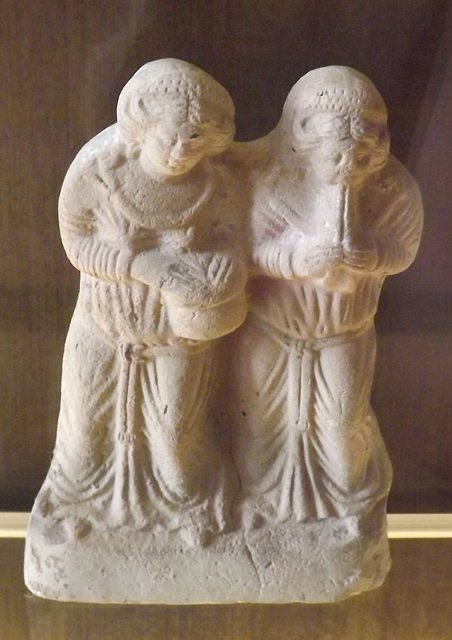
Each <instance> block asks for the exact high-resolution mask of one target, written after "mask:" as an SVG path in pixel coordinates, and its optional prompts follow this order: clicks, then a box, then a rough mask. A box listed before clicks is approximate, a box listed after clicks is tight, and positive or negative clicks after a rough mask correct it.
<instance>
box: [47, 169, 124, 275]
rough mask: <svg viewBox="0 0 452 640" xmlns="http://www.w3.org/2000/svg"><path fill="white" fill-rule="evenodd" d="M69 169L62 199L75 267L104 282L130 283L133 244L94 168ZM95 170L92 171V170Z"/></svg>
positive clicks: (63, 232) (61, 209) (63, 230)
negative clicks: (123, 281)
mask: <svg viewBox="0 0 452 640" xmlns="http://www.w3.org/2000/svg"><path fill="white" fill-rule="evenodd" d="M84 168H85V169H86V171H83V170H82V167H80V166H78V163H77V162H74V165H73V166H72V167H71V168H70V169H69V171H68V173H67V175H66V178H65V180H64V182H63V186H62V190H61V194H60V199H59V220H60V231H61V239H62V242H63V246H64V248H65V250H66V253H67V255H68V258H69V260H70V261H71V263H72V264H73V265H74V267H76V269H78V270H79V271H81V272H83V273H87V274H89V275H92V276H95V277H97V278H99V279H102V280H115V281H121V280H128V279H130V264H131V260H132V257H133V243H132V242H131V241H130V239H128V238H127V234H126V231H127V229H126V227H125V224H124V221H122V220H121V218H120V216H119V215H117V214H116V213H115V212H114V210H113V208H112V205H111V203H110V202H109V191H108V187H107V185H105V184H103V183H102V182H101V181H100V179H99V178H98V177H97V176H96V175H95V171H94V170H93V167H92V166H88V167H84ZM90 169H91V170H90Z"/></svg>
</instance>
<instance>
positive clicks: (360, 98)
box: [280, 66, 389, 184]
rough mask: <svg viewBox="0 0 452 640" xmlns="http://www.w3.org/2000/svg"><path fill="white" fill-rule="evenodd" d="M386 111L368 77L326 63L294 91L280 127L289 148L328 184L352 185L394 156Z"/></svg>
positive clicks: (303, 163)
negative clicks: (391, 154) (390, 150)
mask: <svg viewBox="0 0 452 640" xmlns="http://www.w3.org/2000/svg"><path fill="white" fill-rule="evenodd" d="M386 123H387V112H386V107H385V104H384V102H383V99H382V97H381V96H380V94H379V93H378V91H377V90H376V88H375V87H374V85H373V84H372V83H371V82H370V80H369V79H368V78H366V76H364V75H363V74H362V73H359V71H355V70H354V69H350V68H349V67H337V66H331V67H323V68H321V69H315V70H314V71H311V72H309V73H307V74H306V75H305V76H303V77H302V78H301V79H300V80H299V81H298V82H297V83H296V84H295V86H294V87H293V88H292V90H291V91H290V93H289V95H288V97H287V100H286V103H285V105H284V110H283V116H282V119H281V123H280V126H281V127H282V130H283V140H284V145H285V148H286V153H289V154H292V158H293V161H295V164H299V165H300V166H304V167H306V166H308V167H311V169H312V170H313V172H314V173H315V174H316V176H317V177H318V178H319V179H320V180H321V181H322V182H324V183H327V184H352V183H359V182H362V181H363V180H365V179H366V178H367V177H368V176H370V175H371V174H372V173H375V172H377V171H379V170H380V169H381V168H383V166H384V165H385V164H386V162H387V160H388V158H389V134H388V130H387V126H386Z"/></svg>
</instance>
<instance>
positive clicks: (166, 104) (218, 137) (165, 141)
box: [117, 58, 235, 176]
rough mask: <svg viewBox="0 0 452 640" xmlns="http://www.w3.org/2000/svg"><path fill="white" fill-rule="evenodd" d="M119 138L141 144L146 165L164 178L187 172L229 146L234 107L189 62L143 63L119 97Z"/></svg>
mask: <svg viewBox="0 0 452 640" xmlns="http://www.w3.org/2000/svg"><path fill="white" fill-rule="evenodd" d="M117 113H118V123H119V127H120V131H121V133H122V136H123V138H124V139H125V140H126V141H127V142H129V143H131V144H138V145H139V146H140V147H141V153H142V154H143V155H144V156H145V158H146V165H147V166H151V167H152V168H153V170H154V171H155V173H157V174H160V175H162V176H179V175H183V174H185V173H187V172H188V171H190V170H191V169H192V168H193V167H194V166H195V165H196V164H198V162H199V161H200V160H201V159H202V158H203V157H204V156H211V155H217V154H219V153H222V152H223V151H225V150H226V149H227V148H228V147H229V145H230V144H231V142H232V140H233V138H234V133H235V127H234V105H233V103H232V100H231V97H230V95H229V94H228V92H227V91H226V89H224V88H223V87H222V86H221V85H220V84H218V82H216V81H215V80H214V79H213V78H212V77H211V76H209V75H208V74H207V73H205V72H204V71H201V69H198V68H197V67H195V66H194V65H192V64H189V63H188V62H182V61H180V60H173V59H170V58H168V59H164V60H155V61H154V62H149V63H148V64H145V65H144V66H143V67H141V69H139V70H138V71H137V72H136V73H135V75H134V76H133V77H132V78H131V79H130V80H129V82H128V83H127V84H126V86H125V87H124V89H123V90H122V92H121V95H120V96H119V100H118V109H117Z"/></svg>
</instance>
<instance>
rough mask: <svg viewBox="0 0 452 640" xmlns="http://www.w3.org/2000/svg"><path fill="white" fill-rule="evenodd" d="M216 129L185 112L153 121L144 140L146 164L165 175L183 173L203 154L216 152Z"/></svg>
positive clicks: (143, 150)
mask: <svg viewBox="0 0 452 640" xmlns="http://www.w3.org/2000/svg"><path fill="white" fill-rule="evenodd" d="M216 138H217V135H216V132H215V128H214V127H213V126H212V124H210V123H203V122H199V121H198V120H197V119H194V118H187V117H186V116H183V115H176V116H174V117H167V118H163V119H161V120H159V121H157V122H156V123H155V124H153V125H152V126H151V127H150V128H149V130H148V131H147V133H146V135H145V136H144V140H143V142H142V147H141V154H142V156H144V159H145V166H146V167H147V168H148V169H149V170H151V171H154V172H155V173H156V174H160V175H163V176H180V175H183V174H185V173H188V172H189V171H190V170H191V169H193V168H194V167H195V166H196V165H197V164H198V163H199V162H200V161H201V160H202V158H203V157H204V156H206V155H212V154H214V153H215V148H216Z"/></svg>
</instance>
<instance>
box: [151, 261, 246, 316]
mask: <svg viewBox="0 0 452 640" xmlns="http://www.w3.org/2000/svg"><path fill="white" fill-rule="evenodd" d="M245 282H246V272H245V268H244V262H242V261H241V260H239V259H238V258H237V256H234V255H233V254H231V253H224V252H223V253H222V252H218V253H210V252H209V253H186V254H183V255H181V256H178V260H177V261H174V262H173V264H171V265H170V267H169V268H168V279H167V280H166V281H165V282H164V283H163V284H162V286H161V290H162V292H163V293H164V294H165V298H166V299H167V300H169V301H171V302H173V303H174V304H177V305H182V306H202V307H205V306H211V305H216V304H220V303H221V302H224V301H226V300H229V299H230V298H231V297H232V296H234V295H235V294H236V293H238V291H240V290H243V289H244V287H245Z"/></svg>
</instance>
